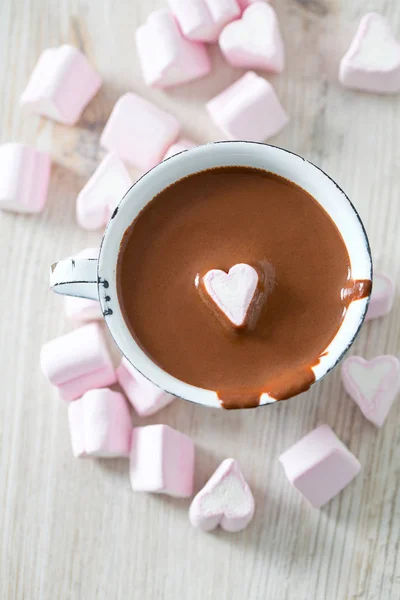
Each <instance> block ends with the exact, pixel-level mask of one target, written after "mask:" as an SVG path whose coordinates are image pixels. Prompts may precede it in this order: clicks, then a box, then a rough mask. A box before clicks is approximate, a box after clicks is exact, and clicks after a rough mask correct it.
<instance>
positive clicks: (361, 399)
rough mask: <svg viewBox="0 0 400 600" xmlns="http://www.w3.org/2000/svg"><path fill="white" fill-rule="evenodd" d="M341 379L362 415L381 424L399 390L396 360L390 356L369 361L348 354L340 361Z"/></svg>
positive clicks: (398, 371) (398, 368)
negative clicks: (341, 364) (341, 362)
mask: <svg viewBox="0 0 400 600" xmlns="http://www.w3.org/2000/svg"><path fill="white" fill-rule="evenodd" d="M342 381H343V385H344V387H345V389H346V392H347V393H348V394H349V395H350V396H351V397H352V398H353V400H355V402H357V404H358V406H359V407H360V409H361V412H362V413H363V415H364V416H365V417H366V418H367V419H368V420H369V421H371V422H372V423H374V424H375V425H376V426H377V427H381V425H382V424H383V423H384V421H385V419H386V417H387V415H388V413H389V410H390V408H391V406H392V404H393V402H394V400H395V398H396V396H397V394H398V393H399V391H400V361H399V360H398V359H397V358H396V357H395V356H391V355H383V356H377V357H376V358H374V359H373V360H370V361H366V360H365V359H364V358H361V356H351V357H350V358H348V359H347V360H345V361H344V363H343V366H342Z"/></svg>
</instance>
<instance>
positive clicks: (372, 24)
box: [339, 12, 400, 94]
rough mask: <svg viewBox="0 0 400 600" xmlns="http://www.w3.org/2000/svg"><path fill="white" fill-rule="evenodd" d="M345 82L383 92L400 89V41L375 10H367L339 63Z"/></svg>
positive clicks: (394, 91) (371, 90)
mask: <svg viewBox="0 0 400 600" xmlns="http://www.w3.org/2000/svg"><path fill="white" fill-rule="evenodd" d="M339 80H340V82H341V83H342V84H343V85H344V86H345V87H349V88H353V89H357V90H363V91H365V92H377V93H383V94H390V93H396V92H399V91H400V43H399V42H397V41H396V39H395V38H394V36H393V33H392V31H391V28H390V25H389V23H388V21H387V19H385V18H384V17H382V16H381V15H379V14H377V13H373V12H372V13H368V14H366V15H365V16H364V17H363V18H362V19H361V22H360V25H359V27H358V30H357V33H356V35H355V36H354V39H353V41H352V43H351V45H350V48H349V49H348V51H347V52H346V54H345V55H344V56H343V58H342V60H341V63H340V70H339Z"/></svg>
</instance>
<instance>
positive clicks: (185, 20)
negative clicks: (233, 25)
mask: <svg viewBox="0 0 400 600" xmlns="http://www.w3.org/2000/svg"><path fill="white" fill-rule="evenodd" d="M168 4H169V6H170V8H171V10H172V12H173V13H174V15H175V17H176V19H177V21H178V23H179V25H180V28H181V30H182V32H183V35H184V36H185V37H187V38H188V39H189V40H195V41H199V42H216V41H217V40H218V36H219V34H220V33H221V31H222V29H223V28H224V27H225V25H227V23H230V21H233V20H234V19H237V18H238V17H239V16H240V13H241V9H240V6H239V3H238V1H237V0H168Z"/></svg>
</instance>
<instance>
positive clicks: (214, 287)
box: [203, 263, 258, 327]
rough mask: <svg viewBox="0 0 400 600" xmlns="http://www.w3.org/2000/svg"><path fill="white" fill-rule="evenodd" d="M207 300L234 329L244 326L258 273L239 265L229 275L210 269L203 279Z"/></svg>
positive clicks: (248, 266)
mask: <svg viewBox="0 0 400 600" xmlns="http://www.w3.org/2000/svg"><path fill="white" fill-rule="evenodd" d="M203 285H204V289H205V291H206V292H207V294H208V296H209V298H210V299H211V300H212V302H213V303H214V304H215V305H216V306H217V307H218V309H219V310H220V311H221V312H222V313H223V315H224V316H225V317H226V318H227V319H228V321H229V322H230V324H231V325H233V326H234V327H242V326H243V325H245V324H246V320H247V313H248V311H249V308H250V305H251V303H252V302H253V300H254V297H255V293H256V291H257V287H258V273H257V271H256V270H255V269H254V268H253V267H251V266H250V265H246V264H244V263H240V264H237V265H235V266H234V267H231V268H230V269H229V273H225V271H221V270H220V269H212V270H211V271H208V273H206V274H205V275H204V277H203Z"/></svg>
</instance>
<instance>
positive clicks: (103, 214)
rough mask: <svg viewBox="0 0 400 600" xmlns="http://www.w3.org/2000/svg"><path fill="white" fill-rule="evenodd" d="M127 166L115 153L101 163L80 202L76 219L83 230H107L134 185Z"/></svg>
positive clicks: (83, 190) (81, 194)
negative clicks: (112, 217)
mask: <svg viewBox="0 0 400 600" xmlns="http://www.w3.org/2000/svg"><path fill="white" fill-rule="evenodd" d="M132 183H133V182H132V178H131V176H130V175H129V173H128V171H127V169H126V167H125V165H124V163H123V162H122V160H121V159H120V158H119V157H118V155H117V154H115V153H114V152H111V153H110V154H107V156H106V157H105V158H104V159H103V160H102V161H101V163H100V164H99V166H98V167H97V169H96V171H95V172H94V173H93V175H92V176H91V177H90V179H89V180H88V182H87V183H86V185H85V187H84V188H82V190H81V191H80V193H79V196H78V198H77V200H76V218H77V221H78V223H79V225H80V226H81V227H83V229H88V230H94V229H99V228H100V227H105V226H106V225H107V223H108V221H109V220H110V218H111V215H112V213H113V212H114V210H115V207H116V206H117V205H118V203H119V201H120V200H121V199H122V198H123V196H124V195H125V193H126V192H127V191H128V190H129V188H130V187H131V185H132Z"/></svg>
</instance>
